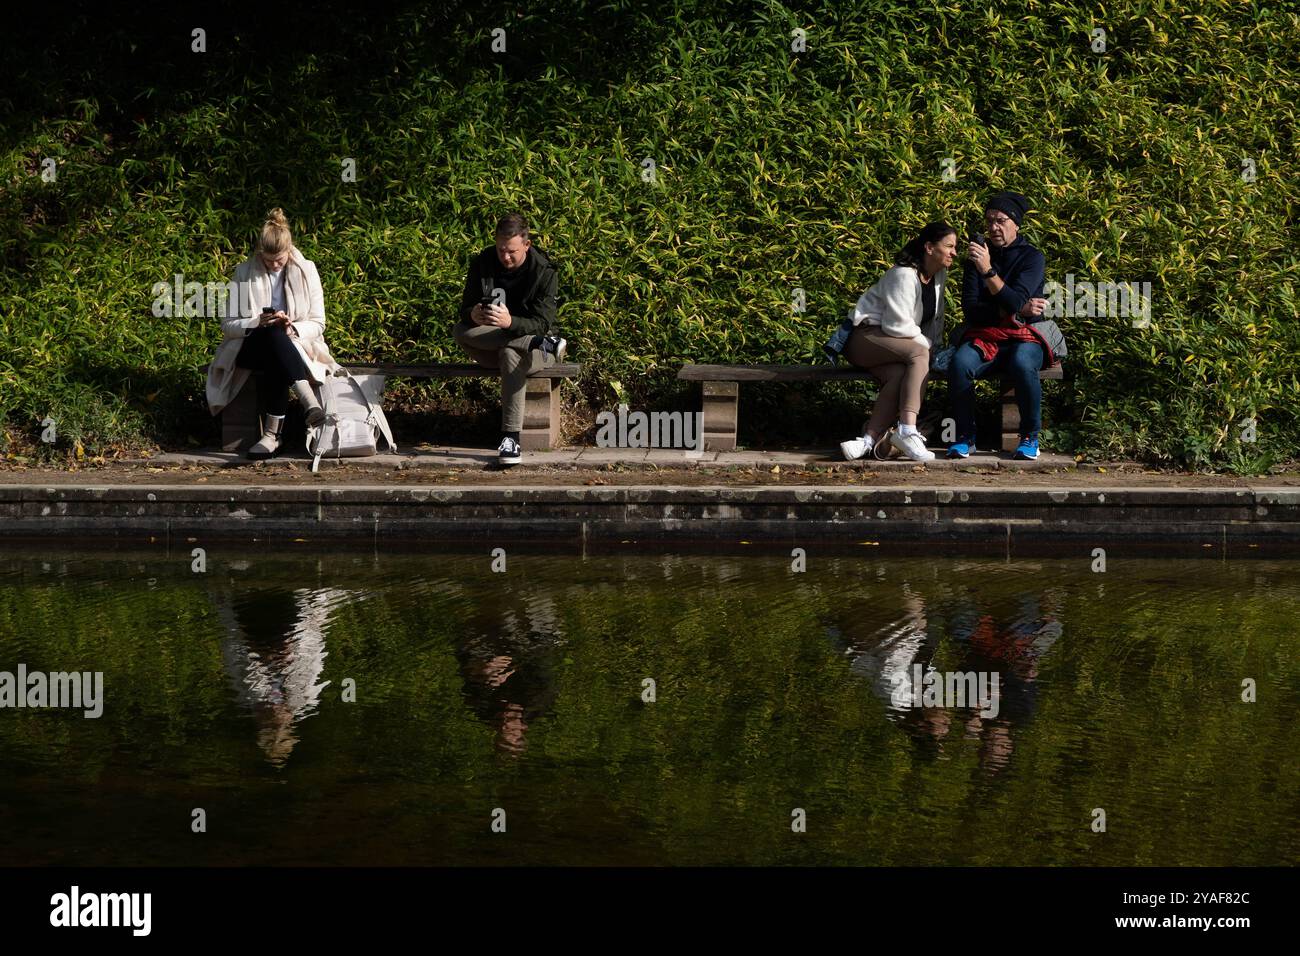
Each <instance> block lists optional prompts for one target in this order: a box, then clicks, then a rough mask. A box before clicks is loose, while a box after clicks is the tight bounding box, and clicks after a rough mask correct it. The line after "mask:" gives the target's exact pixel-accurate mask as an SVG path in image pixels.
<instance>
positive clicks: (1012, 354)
mask: <svg viewBox="0 0 1300 956" xmlns="http://www.w3.org/2000/svg"><path fill="white" fill-rule="evenodd" d="M1028 210H1029V200H1028V199H1026V198H1025V197H1024V196H1022V195H1020V193H1013V192H1000V193H994V194H993V195H992V196H990V197H989V200H988V202H986V203H985V204H984V227H985V229H986V230H987V231H988V243H987V245H985V243H984V241H983V239H982V237H976V238H975V239H974V240H973V241H972V242H971V244H970V249H969V259H968V261H967V263H966V266H965V271H964V274H963V276H962V288H961V309H962V317H963V319H964V320H965V324H964V325H963V326H962V327H961V328H960V329H959V330H958V331H957V333H956V335H955V336H954V339H953V341H955V342H956V343H957V350H956V352H955V353H954V354H953V357H952V361H951V362H950V363H949V366H948V393H949V395H950V396H951V397H952V404H953V415H954V417H955V418H956V419H957V440H956V441H955V442H953V444H952V445H950V446H949V448H948V457H949V458H968V457H970V454H971V452H972V451H974V450H975V380H976V379H980V378H986V377H988V376H990V375H998V376H1004V377H1006V378H1008V379H1010V381H1011V382H1012V383H1013V384H1014V385H1015V388H1016V403H1017V404H1018V405H1019V406H1020V446H1019V447H1018V448H1017V449H1016V457H1017V458H1024V459H1033V458H1037V457H1038V431H1039V428H1040V427H1041V423H1042V413H1041V410H1040V406H1041V401H1042V387H1041V385H1040V384H1039V381H1038V372H1039V370H1040V369H1043V368H1046V367H1048V366H1049V365H1055V364H1056V363H1057V362H1058V361H1060V360H1061V358H1063V357H1064V356H1065V339H1064V337H1063V336H1062V335H1061V330H1060V329H1059V328H1057V326H1056V323H1055V322H1053V321H1052V320H1051V319H1044V318H1042V315H1043V310H1044V307H1045V305H1046V300H1045V299H1044V298H1042V295H1043V278H1044V270H1045V262H1044V259H1043V254H1042V253H1041V252H1039V251H1038V250H1037V249H1036V248H1034V247H1033V246H1032V245H1030V244H1029V241H1028V240H1026V239H1025V238H1024V237H1023V236H1022V235H1020V224H1021V223H1022V222H1024V218H1025V213H1026V212H1028Z"/></svg>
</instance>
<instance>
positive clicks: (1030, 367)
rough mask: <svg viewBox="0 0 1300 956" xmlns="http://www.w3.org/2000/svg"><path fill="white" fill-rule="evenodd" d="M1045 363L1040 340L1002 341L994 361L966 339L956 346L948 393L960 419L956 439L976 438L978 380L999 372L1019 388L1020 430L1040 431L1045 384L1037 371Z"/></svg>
mask: <svg viewBox="0 0 1300 956" xmlns="http://www.w3.org/2000/svg"><path fill="white" fill-rule="evenodd" d="M1042 367H1043V347H1042V346H1041V345H1039V344H1038V343H1037V342H1001V343H999V344H998V354H997V355H996V356H994V358H993V360H992V361H991V362H986V361H984V356H983V355H981V354H980V351H979V349H977V348H976V347H975V346H973V345H971V344H970V343H969V342H965V343H963V344H961V345H959V346H958V347H957V351H956V352H955V353H954V354H953V357H952V363H951V364H950V365H949V366H948V394H949V396H950V398H951V400H952V410H953V415H954V416H955V417H956V419H957V440H958V441H969V442H971V443H972V444H973V443H974V439H975V380H976V379H980V378H988V377H990V376H992V375H997V376H998V377H999V378H1005V379H1007V380H1008V381H1010V382H1011V384H1012V385H1014V386H1015V388H1016V404H1017V405H1018V406H1020V434H1021V435H1022V436H1023V435H1033V436H1037V435H1038V430H1039V428H1041V427H1042V423H1043V419H1042V411H1041V408H1040V405H1041V402H1042V399H1043V387H1042V385H1041V384H1040V383H1039V381H1038V372H1039V370H1040V369H1041V368H1042Z"/></svg>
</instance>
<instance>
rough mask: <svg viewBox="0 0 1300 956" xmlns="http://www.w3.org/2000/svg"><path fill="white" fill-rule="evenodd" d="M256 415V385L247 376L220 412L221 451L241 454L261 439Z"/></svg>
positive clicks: (259, 423) (259, 425)
mask: <svg viewBox="0 0 1300 956" xmlns="http://www.w3.org/2000/svg"><path fill="white" fill-rule="evenodd" d="M261 428H262V423H261V422H260V421H258V414H257V383H256V382H255V381H253V376H251V375H250V376H248V379H247V380H246V381H245V382H244V387H243V388H241V389H240V390H239V394H237V395H236V396H235V397H234V399H233V400H232V401H231V403H230V404H229V405H227V406H226V407H225V408H223V409H222V410H221V450H222V451H235V452H243V451H247V450H248V448H249V447H250V446H251V445H252V444H253V442H255V441H257V439H258V438H260V437H261Z"/></svg>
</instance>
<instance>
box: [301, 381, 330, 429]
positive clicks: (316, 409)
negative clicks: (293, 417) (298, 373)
mask: <svg viewBox="0 0 1300 956" xmlns="http://www.w3.org/2000/svg"><path fill="white" fill-rule="evenodd" d="M293 390H294V392H295V393H297V395H298V403H299V404H300V405H302V410H303V411H304V412H306V414H307V427H308V428H315V427H316V426H317V425H321V424H323V423H324V422H325V409H323V408H321V407H320V402H318V401H316V392H315V390H313V389H312V387H311V382H309V381H307V380H306V379H305V378H303V379H299V380H298V381H296V382H294V383H293Z"/></svg>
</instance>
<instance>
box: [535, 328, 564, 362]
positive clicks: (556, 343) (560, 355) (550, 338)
mask: <svg viewBox="0 0 1300 956" xmlns="http://www.w3.org/2000/svg"><path fill="white" fill-rule="evenodd" d="M541 348H542V351H543V352H550V353H551V354H552V355H554V356H555V364H556V365H559V364H560V363H561V362H563V361H564V353H565V352H567V351H568V350H569V342H568V340H567V339H562V338H560V337H559V336H558V335H544V336H542V346H541Z"/></svg>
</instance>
